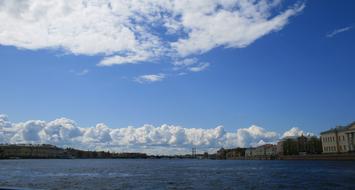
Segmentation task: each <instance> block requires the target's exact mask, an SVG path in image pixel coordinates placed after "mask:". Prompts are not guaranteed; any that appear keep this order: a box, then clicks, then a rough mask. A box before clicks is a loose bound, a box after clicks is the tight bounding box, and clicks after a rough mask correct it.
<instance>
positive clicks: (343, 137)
mask: <svg viewBox="0 0 355 190" xmlns="http://www.w3.org/2000/svg"><path fill="white" fill-rule="evenodd" d="M322 140H323V142H335V137H334V136H333V137H323V139H322ZM338 141H345V136H344V135H342V136H338Z"/></svg>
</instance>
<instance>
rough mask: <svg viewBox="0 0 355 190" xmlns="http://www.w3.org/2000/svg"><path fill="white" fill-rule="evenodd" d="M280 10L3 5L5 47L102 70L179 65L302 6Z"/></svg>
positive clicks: (240, 42) (111, 2)
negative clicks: (88, 61) (62, 55)
mask: <svg viewBox="0 0 355 190" xmlns="http://www.w3.org/2000/svg"><path fill="white" fill-rule="evenodd" d="M280 5H282V1H279V0H271V1H270V0H260V1H254V0H245V1H240V0H228V1H214V0H194V1H190V0H171V1H164V0H162V1H161V0H158V1H151V0H141V1H124V0H102V1H101V0H93V1H89V0H82V1H67V0H48V1H40V0H21V1H13V0H3V1H1V3H0V23H1V25H0V31H2V32H1V35H0V45H7V46H15V47H17V48H20V49H28V50H38V49H58V50H60V51H62V52H63V51H64V52H66V53H69V54H74V55H86V56H94V55H96V56H100V57H101V60H100V61H99V63H97V65H99V66H112V65H124V64H135V63H149V62H157V61H159V60H160V59H162V58H166V57H168V59H171V62H174V60H184V59H186V58H188V57H194V56H198V55H200V54H204V53H206V52H209V51H210V50H213V49H215V48H217V47H225V48H244V47H247V46H248V45H250V44H251V43H253V42H254V41H256V40H257V39H259V38H261V37H263V36H265V35H267V34H270V33H272V32H275V31H279V30H281V29H282V28H283V27H284V26H285V25H286V24H287V23H288V22H289V19H290V18H291V17H292V16H294V15H296V14H298V13H299V12H301V11H302V10H303V9H304V7H305V5H304V4H302V3H296V4H294V5H292V6H290V7H288V8H285V9H284V10H282V9H280V7H281V6H280ZM171 66H172V67H175V66H176V65H174V64H172V65H171ZM207 66H208V64H202V65H201V66H193V67H191V68H190V69H189V68H187V70H190V71H193V72H197V71H202V70H203V69H204V68H206V67H207ZM156 72H161V71H156Z"/></svg>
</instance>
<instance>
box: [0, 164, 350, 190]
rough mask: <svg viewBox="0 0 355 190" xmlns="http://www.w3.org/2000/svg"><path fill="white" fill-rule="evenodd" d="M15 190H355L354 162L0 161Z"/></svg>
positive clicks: (3, 180) (1, 181)
mask: <svg viewBox="0 0 355 190" xmlns="http://www.w3.org/2000/svg"><path fill="white" fill-rule="evenodd" d="M1 187H3V188H4V187H11V188H14V187H16V188H17V189H154V190H155V189H352V190H354V189H355V162H354V161H253V160H251V161H246V160H129V159H127V160H115V159H73V160H0V189H1Z"/></svg>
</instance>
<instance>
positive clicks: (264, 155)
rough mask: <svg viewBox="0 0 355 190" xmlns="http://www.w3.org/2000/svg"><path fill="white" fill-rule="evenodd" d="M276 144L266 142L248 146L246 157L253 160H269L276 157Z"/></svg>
mask: <svg viewBox="0 0 355 190" xmlns="http://www.w3.org/2000/svg"><path fill="white" fill-rule="evenodd" d="M276 150H277V148H276V145H273V144H265V145H261V146H258V147H255V148H248V149H246V150H245V159H249V160H253V159H259V160H269V159H275V157H276Z"/></svg>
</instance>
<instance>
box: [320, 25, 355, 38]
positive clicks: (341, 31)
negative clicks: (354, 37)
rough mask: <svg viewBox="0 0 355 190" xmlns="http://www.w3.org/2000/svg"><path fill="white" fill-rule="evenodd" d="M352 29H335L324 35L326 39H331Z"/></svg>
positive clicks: (349, 27) (348, 27) (350, 27)
mask: <svg viewBox="0 0 355 190" xmlns="http://www.w3.org/2000/svg"><path fill="white" fill-rule="evenodd" d="M352 28H353V26H347V27H344V28H339V29H336V30H334V31H332V32H329V33H328V34H327V35H326V37H327V38H332V37H334V36H336V35H338V34H340V33H343V32H346V31H349V30H351V29H352Z"/></svg>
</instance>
